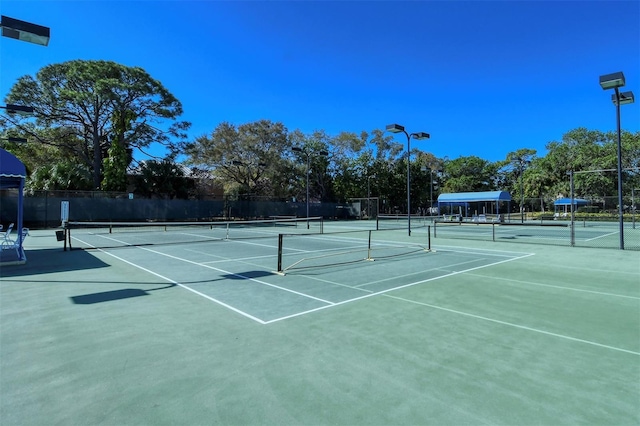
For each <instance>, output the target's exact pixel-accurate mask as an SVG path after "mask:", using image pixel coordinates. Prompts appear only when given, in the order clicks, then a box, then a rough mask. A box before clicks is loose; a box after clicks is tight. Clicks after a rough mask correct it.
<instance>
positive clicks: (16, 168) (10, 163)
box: [0, 148, 27, 265]
mask: <svg viewBox="0 0 640 426" xmlns="http://www.w3.org/2000/svg"><path fill="white" fill-rule="evenodd" d="M26 177H27V171H26V168H25V166H24V164H22V162H21V161H20V160H18V159H17V158H16V156H14V155H13V154H11V153H10V152H8V151H5V150H4V149H1V148H0V189H14V188H16V189H18V209H17V212H16V216H15V219H9V220H8V222H9V223H11V222H14V220H15V223H16V224H17V227H16V228H15V229H16V234H17V235H16V237H15V238H16V241H17V244H18V249H17V250H2V252H1V253H0V265H9V264H20V263H25V262H26V261H27V257H26V255H25V253H24V249H23V248H22V243H23V241H22V240H23V237H22V232H21V231H22V223H23V221H22V216H23V214H22V213H23V192H24V180H25V178H26ZM2 220H3V221H5V220H7V218H2Z"/></svg>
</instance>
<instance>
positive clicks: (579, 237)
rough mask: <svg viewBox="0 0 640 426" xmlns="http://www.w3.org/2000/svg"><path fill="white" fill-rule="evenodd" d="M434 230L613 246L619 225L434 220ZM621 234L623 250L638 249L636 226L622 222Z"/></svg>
mask: <svg viewBox="0 0 640 426" xmlns="http://www.w3.org/2000/svg"><path fill="white" fill-rule="evenodd" d="M434 232H435V235H436V236H438V237H445V238H462V239H481V240H487V241H506V240H511V241H513V242H526V243H536V244H552V245H566V246H570V245H572V239H573V245H576V246H579V247H616V246H617V245H618V244H619V241H620V228H619V226H618V224H617V223H613V222H608V223H603V222H588V221H576V222H575V224H574V226H573V228H572V227H571V223H570V222H548V223H546V224H540V223H539V222H536V221H529V222H525V223H523V224H518V223H517V222H515V223H506V224H504V223H503V224H500V223H472V222H464V223H456V222H435V223H434ZM572 232H573V236H572ZM624 236H625V241H626V243H625V246H626V248H627V249H630V250H639V249H640V226H635V224H633V225H632V224H631V223H625V227H624Z"/></svg>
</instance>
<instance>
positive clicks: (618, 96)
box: [600, 71, 634, 250]
mask: <svg viewBox="0 0 640 426" xmlns="http://www.w3.org/2000/svg"><path fill="white" fill-rule="evenodd" d="M624 84H625V81H624V74H623V73H622V72H621V71H620V72H615V73H613V74H606V75H601V76H600V86H601V87H602V88H603V89H605V90H607V89H613V90H614V91H615V93H614V94H613V96H612V97H611V100H612V101H613V104H614V105H615V106H616V121H617V130H618V132H617V133H618V153H617V154H618V155H617V156H618V220H619V225H618V227H619V229H620V231H619V237H620V250H624V203H623V198H622V136H621V130H620V105H626V104H630V103H633V101H634V98H633V93H632V92H622V93H621V92H620V88H621V87H622V86H624Z"/></svg>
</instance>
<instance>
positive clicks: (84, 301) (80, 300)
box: [70, 271, 275, 305]
mask: <svg viewBox="0 0 640 426" xmlns="http://www.w3.org/2000/svg"><path fill="white" fill-rule="evenodd" d="M270 275H275V274H274V273H272V272H267V271H247V272H240V273H237V274H225V275H222V276H221V278H220V279H216V280H208V281H193V282H189V283H185V284H197V283H203V282H209V281H222V280H248V279H254V278H262V277H266V276H270ZM175 286H177V284H167V285H165V286H162V287H158V288H151V289H145V290H143V289H139V288H123V289H118V290H111V291H103V292H99V293H90V294H83V295H79V296H72V297H70V299H71V301H72V302H73V303H74V304H76V305H93V304H95V303H103V302H112V301H115V300H123V299H131V298H134V297H141V296H149V295H151V293H150V292H151V291H156V290H166V289H169V288H172V287H175Z"/></svg>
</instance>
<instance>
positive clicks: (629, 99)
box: [611, 92, 635, 105]
mask: <svg viewBox="0 0 640 426" xmlns="http://www.w3.org/2000/svg"><path fill="white" fill-rule="evenodd" d="M618 97H619V98H620V105H627V104H632V103H633V102H634V101H635V98H634V96H633V92H620V93H618ZM611 102H613V104H614V105H618V99H617V98H616V95H615V94H614V95H611Z"/></svg>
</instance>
